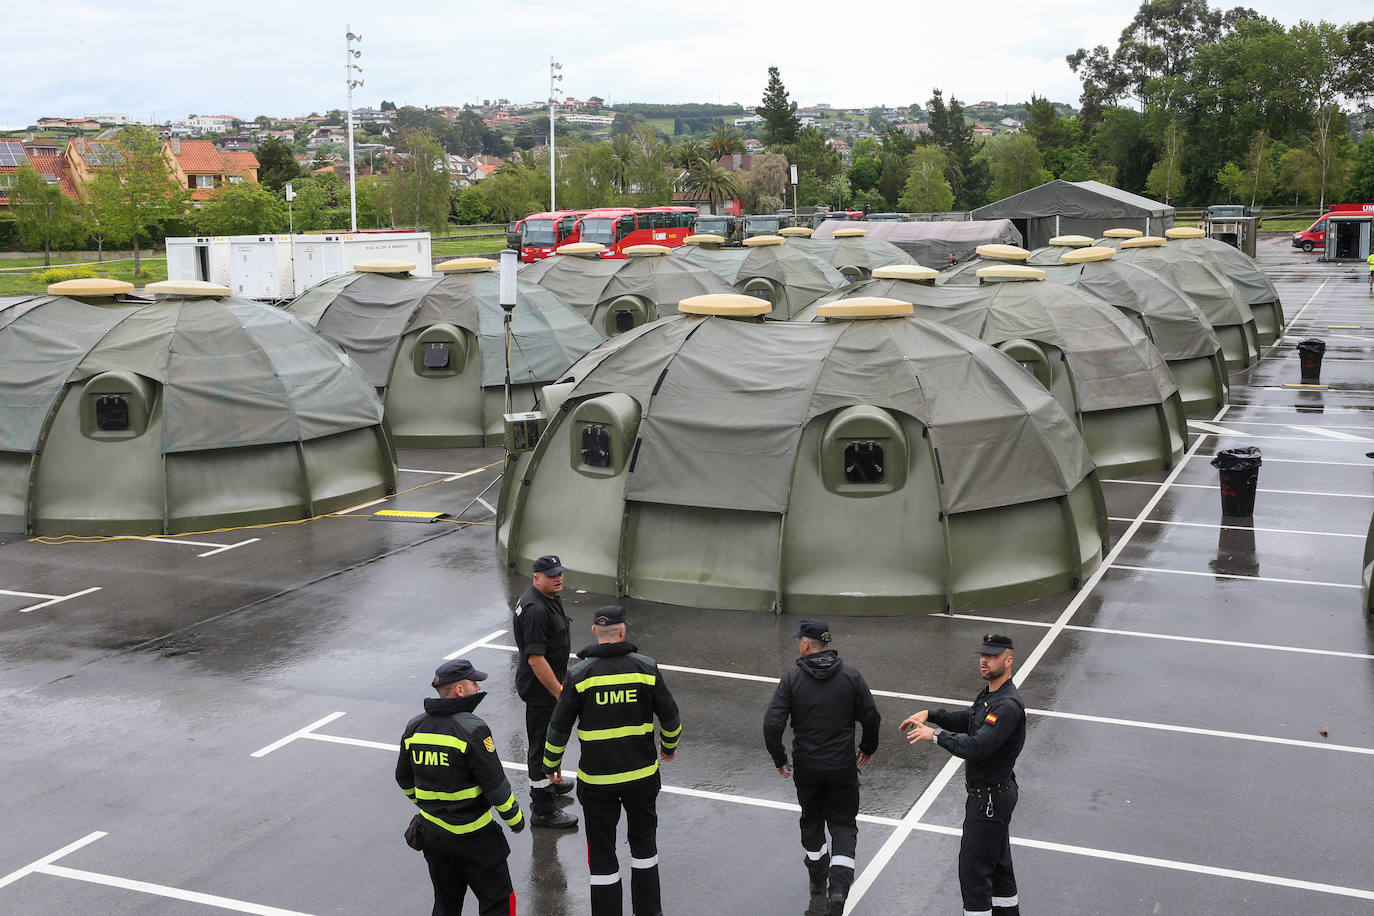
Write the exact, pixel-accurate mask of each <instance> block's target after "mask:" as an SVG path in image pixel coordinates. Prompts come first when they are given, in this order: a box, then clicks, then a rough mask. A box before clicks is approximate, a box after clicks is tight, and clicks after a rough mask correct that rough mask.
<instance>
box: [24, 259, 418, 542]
mask: <svg viewBox="0 0 1374 916" xmlns="http://www.w3.org/2000/svg"><path fill="white" fill-rule="evenodd" d="M132 290H133V286H132V285H131V284H128V283H119V282H118V281H108V280H76V281H68V282H67V283H59V284H54V285H53V286H51V287H49V290H48V295H45V296H28V297H16V298H11V299H7V300H3V301H0V530H5V531H16V532H25V533H31V534H35V535H65V534H73V535H151V534H179V533H186V532H190V531H197V530H203V529H208V528H221V527H226V526H237V525H258V524H266V523H270V522H279V521H286V520H292V519H302V518H310V517H312V516H314V515H318V514H322V513H326V512H332V511H336V510H338V509H342V508H345V507H347V506H350V505H354V504H357V503H360V502H364V501H366V500H368V499H374V498H376V497H379V496H385V495H386V494H388V493H391V492H394V490H395V485H396V464H395V458H394V452H393V451H392V449H391V446H390V444H389V442H388V441H387V436H386V431H385V428H384V426H383V423H382V406H381V404H380V402H378V400H377V395H376V393H375V392H374V391H373V389H372V386H370V385H369V384H368V383H367V379H366V378H365V377H364V375H363V372H362V370H361V369H359V367H358V366H357V365H356V364H355V363H354V362H353V361H352V360H350V359H349V358H348V357H346V356H345V355H344V354H342V353H340V352H339V350H338V348H336V347H334V346H333V345H332V344H330V343H329V342H328V341H326V340H325V339H324V338H323V337H321V336H319V335H318V334H316V333H315V332H314V331H313V330H312V329H311V328H310V327H308V326H307V325H306V324H304V323H303V322H300V321H298V320H296V319H295V318H293V317H292V316H290V315H287V314H285V313H283V312H282V311H280V310H279V309H276V308H273V307H272V306H270V305H265V304H263V303H260V302H255V301H252V300H249V299H236V298H233V297H231V296H230V295H229V290H228V288H226V287H222V286H215V285H213V284H208V283H199V282H195V281H185V282H179V283H165V282H164V283H162V284H149V286H148V287H147V291H148V293H150V294H153V295H155V296H156V298H155V299H151V300H150V299H135V298H130V297H129V296H128V293H130V292H132Z"/></svg>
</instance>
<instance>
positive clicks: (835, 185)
mask: <svg viewBox="0 0 1374 916" xmlns="http://www.w3.org/2000/svg"><path fill="white" fill-rule="evenodd" d="M821 194H822V196H823V197H824V198H825V201H824V202H825V203H827V204H829V205H830V207H831V209H834V210H843V209H845V208H847V207H848V206H849V205H850V203H851V202H853V200H854V189H853V188H852V187H850V185H849V179H848V178H846V177H844V176H843V175H836V176H835V177H834V178H832V179H830V180H829V181H827V182H826V183H825V186H824V187H823V188H822V189H821Z"/></svg>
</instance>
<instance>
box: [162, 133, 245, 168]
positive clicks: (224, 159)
mask: <svg viewBox="0 0 1374 916" xmlns="http://www.w3.org/2000/svg"><path fill="white" fill-rule="evenodd" d="M179 148H180V150H181V152H180V153H177V152H176V150H177V149H178V145H175V144H174V145H173V146H172V151H173V152H172V155H173V156H174V157H175V158H176V160H177V165H179V166H180V167H181V170H182V171H183V172H185V173H187V174H188V175H190V174H200V175H237V174H239V173H241V172H245V171H247V170H249V169H256V168H257V167H258V157H257V156H254V155H253V154H252V153H222V152H220V151H219V150H217V149H215V144H214V143H212V142H211V141H209V140H182V141H181V142H180V144H179Z"/></svg>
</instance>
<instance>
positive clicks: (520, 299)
mask: <svg viewBox="0 0 1374 916" xmlns="http://www.w3.org/2000/svg"><path fill="white" fill-rule="evenodd" d="M410 267H411V265H408V264H399V265H391V266H388V265H387V264H385V263H379V264H373V263H369V262H363V263H361V264H359V265H355V272H354V273H349V274H345V275H343V276H340V277H335V278H333V279H330V280H325V281H324V282H323V283H320V284H317V285H316V286H314V287H311V288H310V289H308V290H306V291H305V292H304V293H302V294H301V295H300V296H299V297H298V298H297V299H295V300H294V301H293V302H291V303H290V304H289V305H288V306H287V311H289V312H290V313H291V314H293V315H295V316H297V317H298V318H300V319H301V320H303V321H305V322H307V323H309V324H311V325H313V326H315V327H316V328H317V329H318V330H319V331H320V333H321V334H323V335H324V336H325V337H327V338H329V339H330V340H332V341H333V342H334V343H336V344H338V345H339V346H340V347H341V348H342V349H343V351H344V352H345V353H347V354H348V355H349V356H351V357H353V359H354V360H356V361H357V363H358V365H360V366H361V367H362V369H363V371H364V372H365V373H366V374H367V379H368V381H369V382H371V383H372V384H373V385H374V386H375V387H376V388H377V389H378V390H379V391H380V392H381V394H382V399H383V402H384V404H385V407H386V421H387V425H388V427H389V428H390V430H391V435H392V437H393V439H394V441H395V443H396V445H397V446H398V447H401V448H450V447H457V446H474V445H486V444H499V443H500V442H501V441H502V437H503V434H504V426H503V420H502V417H503V416H504V414H505V412H506V409H505V391H504V385H505V374H506V363H505V354H504V351H505V340H506V339H505V328H504V326H503V323H502V322H503V320H504V314H503V312H502V310H501V303H500V276H499V275H498V274H497V273H496V271H495V267H496V262H495V261H489V260H485V259H481V258H466V259H459V260H457V261H447V262H445V263H444V264H440V265H439V266H438V268H436V269H437V270H440V271H441V273H440V274H439V275H438V276H434V277H412V276H410V275H409V274H408V273H407V271H408V270H409V268H410ZM357 268H361V270H357ZM511 328H512V336H513V343H512V345H511V350H510V373H511V388H512V395H511V400H512V406H513V408H514V409H516V410H527V409H529V408H530V407H532V406H533V405H534V403H535V400H536V397H537V388H538V386H540V385H542V384H544V383H546V382H550V381H552V380H553V379H555V378H557V377H558V376H559V375H560V374H561V373H563V372H564V371H566V370H567V368H568V366H570V365H572V364H573V362H574V361H575V360H576V359H577V358H578V357H580V356H581V355H582V354H583V353H586V352H587V351H588V350H590V349H591V348H592V347H594V346H596V345H597V344H598V343H600V342H601V335H599V334H597V333H596V331H594V330H592V327H591V325H589V324H588V323H587V322H586V320H585V319H583V318H582V316H580V315H578V314H577V312H576V311H574V310H573V309H572V308H571V307H570V306H568V305H567V304H566V303H564V302H563V301H562V300H561V299H559V298H558V297H557V296H555V295H554V294H553V293H551V292H549V291H548V290H546V289H543V288H542V287H540V286H538V285H536V284H534V283H528V282H519V283H518V284H517V303H516V308H515V311H514V312H513V313H512V321H511Z"/></svg>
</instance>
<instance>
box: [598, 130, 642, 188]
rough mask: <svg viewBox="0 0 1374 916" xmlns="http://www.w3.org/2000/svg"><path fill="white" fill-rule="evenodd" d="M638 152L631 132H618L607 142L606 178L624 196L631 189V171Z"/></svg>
mask: <svg viewBox="0 0 1374 916" xmlns="http://www.w3.org/2000/svg"><path fill="white" fill-rule="evenodd" d="M638 152H639V151H638V149H637V148H636V146H635V141H634V138H633V137H632V136H631V135H630V134H618V135H616V136H613V137H611V139H610V140H609V141H607V142H606V165H607V175H606V179H607V180H608V181H609V182H610V185H611V187H612V188H614V189H615V191H616V193H618V194H620V195H622V196H623V195H625V194H627V193H628V192H629V190H630V171H631V169H632V168H633V167H634V161H635V158H636V157H637V155H638Z"/></svg>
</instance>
